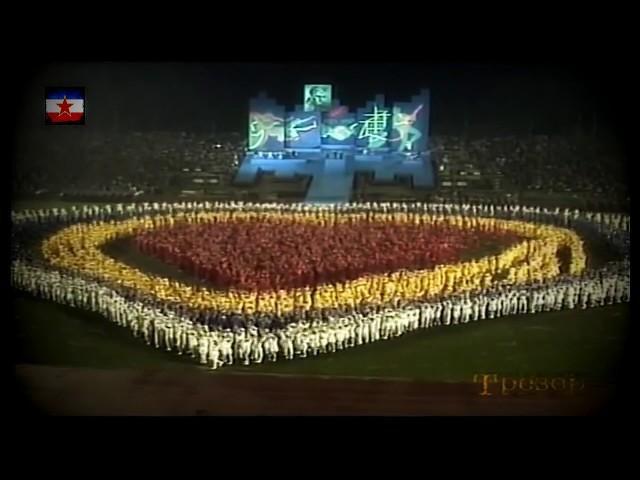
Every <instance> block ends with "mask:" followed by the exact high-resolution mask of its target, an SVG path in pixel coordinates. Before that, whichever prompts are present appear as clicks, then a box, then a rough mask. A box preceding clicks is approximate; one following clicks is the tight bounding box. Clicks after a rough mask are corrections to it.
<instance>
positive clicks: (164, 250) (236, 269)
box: [134, 220, 522, 291]
mask: <svg viewBox="0 0 640 480" xmlns="http://www.w3.org/2000/svg"><path fill="white" fill-rule="evenodd" d="M519 240H522V237H520V236H518V235H517V234H514V233H512V232H510V231H498V230H496V231H482V230H479V229H471V228H468V229H463V228H461V227H459V226H456V225H447V224H437V225H419V224H412V223H403V222H395V221H391V222H382V221H375V222H368V221H360V222H357V223H353V224H351V223H343V224H334V225H331V226H329V227H325V226H322V225H320V224H314V223H304V222H295V221H287V220H284V221H276V220H271V221H256V220H244V221H238V222H224V223H196V224H189V223H186V224H181V225H177V226H173V227H168V228H160V229H156V230H150V231H147V232H143V233H141V234H139V235H137V236H136V237H135V240H134V243H135V245H136V246H137V248H138V249H139V250H140V251H142V252H143V253H146V254H149V255H152V256H154V257H156V258H159V259H161V260H163V261H165V262H167V263H169V264H171V265H174V266H178V267H179V268H180V269H182V270H184V271H187V272H189V273H191V274H194V275H196V276H197V277H199V278H200V279H204V280H207V281H208V282H209V283H210V284H211V285H212V286H214V287H215V288H217V289H226V288H235V289H239V290H256V291H269V290H281V289H284V290H287V289H291V288H301V287H314V286H316V285H320V284H325V283H336V282H344V281H349V280H355V279H357V278H359V277H361V276H363V275H366V274H384V273H392V272H394V271H398V270H427V269H432V268H434V267H435V266H437V265H446V264H454V263H457V262H459V261H460V260H461V259H463V258H466V259H469V258H472V257H474V256H476V257H478V256H482V255H484V254H486V253H487V252H488V251H493V252H497V251H500V250H503V249H505V248H507V247H509V246H512V245H513V244H515V243H516V242H517V241H519Z"/></svg>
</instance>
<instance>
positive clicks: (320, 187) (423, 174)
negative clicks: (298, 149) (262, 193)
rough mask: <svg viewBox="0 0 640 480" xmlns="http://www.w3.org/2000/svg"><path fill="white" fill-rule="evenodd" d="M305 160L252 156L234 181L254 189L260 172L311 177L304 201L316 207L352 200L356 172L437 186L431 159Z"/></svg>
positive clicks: (282, 176)
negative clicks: (399, 177)
mask: <svg viewBox="0 0 640 480" xmlns="http://www.w3.org/2000/svg"><path fill="white" fill-rule="evenodd" d="M303 155H304V157H305V158H304V159H303V158H299V156H300V155H297V157H298V158H286V157H285V158H282V159H267V158H259V157H256V156H254V155H251V154H250V155H249V156H248V157H247V158H246V159H245V161H244V162H243V163H242V165H241V166H240V169H239V171H238V173H237V175H236V177H235V180H234V183H235V184H236V185H243V184H244V185H251V184H253V183H255V182H256V181H257V177H258V175H259V173H260V172H262V173H272V174H273V175H275V177H276V178H279V179H283V180H287V179H289V180H293V179H294V178H295V177H296V176H299V175H305V176H310V177H312V180H311V185H310V186H309V189H308V191H307V195H306V198H305V201H307V202H313V203H326V202H331V203H333V202H348V201H349V200H350V199H351V193H352V189H353V180H354V175H355V173H356V172H363V173H365V172H372V173H373V174H374V182H392V181H394V179H395V178H396V176H409V177H411V178H412V179H413V186H414V187H415V188H431V187H433V186H434V173H433V168H432V165H431V161H430V159H429V156H428V155H424V156H423V157H422V158H421V159H419V160H414V159H411V160H406V159H405V158H406V157H404V156H401V155H397V156H395V157H394V156H385V158H377V157H373V156H367V155H355V156H354V155H345V156H344V158H341V159H336V158H329V159H327V158H322V155H319V154H313V153H311V152H310V153H306V154H303Z"/></svg>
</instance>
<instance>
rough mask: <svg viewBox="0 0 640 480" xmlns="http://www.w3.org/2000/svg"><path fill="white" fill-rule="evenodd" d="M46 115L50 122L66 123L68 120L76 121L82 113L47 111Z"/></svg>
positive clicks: (80, 117)
mask: <svg viewBox="0 0 640 480" xmlns="http://www.w3.org/2000/svg"><path fill="white" fill-rule="evenodd" d="M47 116H48V117H49V120H50V121H51V122H54V123H68V122H77V121H79V120H82V117H83V116H84V113H82V112H78V113H71V114H66V113H64V114H62V115H60V114H58V113H52V112H47Z"/></svg>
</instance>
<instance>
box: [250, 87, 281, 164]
mask: <svg viewBox="0 0 640 480" xmlns="http://www.w3.org/2000/svg"><path fill="white" fill-rule="evenodd" d="M249 109H250V110H249V145H248V147H249V150H251V151H266V152H274V151H279V150H282V149H283V148H284V138H285V109H284V107H282V106H280V105H278V104H276V102H275V101H273V100H271V99H269V98H267V97H266V96H264V95H261V96H259V97H257V98H254V99H251V102H250V105H249Z"/></svg>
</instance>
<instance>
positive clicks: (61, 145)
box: [13, 131, 628, 197]
mask: <svg viewBox="0 0 640 480" xmlns="http://www.w3.org/2000/svg"><path fill="white" fill-rule="evenodd" d="M53 133H55V132H53ZM42 135H43V138H41V139H38V140H37V141H30V142H28V144H27V145H26V146H23V148H21V149H18V150H17V155H16V161H15V169H14V172H13V180H14V182H13V185H14V193H18V194H27V195H29V194H34V193H38V192H42V191H48V192H56V193H62V194H66V195H68V196H74V195H75V196H78V195H83V194H87V195H89V194H91V195H93V196H94V197H95V196H100V195H103V196H110V195H111V196H113V195H129V196H135V195H138V194H141V193H142V192H144V193H151V194H153V193H158V192H168V191H171V187H172V186H173V187H175V185H176V184H177V183H179V182H177V180H176V179H177V178H179V177H180V175H184V173H183V172H184V171H197V172H207V173H209V174H217V175H219V176H220V178H222V181H221V182H220V184H224V183H227V184H228V183H230V182H231V179H232V177H233V174H234V173H235V171H236V170H237V168H238V166H239V164H240V162H241V161H242V157H243V154H244V147H245V143H244V140H243V138H242V136H241V135H239V134H227V135H214V134H194V133H186V132H147V133H140V132H137V133H135V132H134V133H127V134H109V135H96V134H91V135H86V136H85V138H83V142H80V143H79V142H78V140H77V136H72V135H68V136H62V135H55V136H54V135H52V132H51V131H46V132H42ZM45 137H46V138H45ZM61 137H64V138H61ZM611 145H612V142H609V143H607V142H606V141H603V140H602V139H601V138H595V137H594V136H590V135H582V136H581V135H574V136H571V137H566V136H546V135H529V136H518V137H498V138H484V139H480V140H477V139H476V140H474V139H466V138H463V137H454V136H433V137H432V138H431V148H432V151H433V152H435V153H434V155H433V158H434V160H435V162H436V168H437V169H439V170H443V169H444V167H447V169H448V170H449V171H451V172H454V173H456V174H458V173H459V172H461V171H462V172H465V171H466V172H467V175H469V172H475V175H477V178H483V179H484V178H494V177H496V176H498V177H500V178H501V179H502V180H503V181H502V182H501V185H502V188H504V189H510V190H514V191H520V192H523V191H538V192H540V193H560V192H563V193H564V192H575V193H579V194H586V195H601V196H606V195H610V194H612V193H615V194H616V195H622V196H623V197H625V196H628V191H627V179H628V176H627V174H626V172H625V171H624V168H625V159H624V158H623V157H622V154H621V153H620V152H619V151H617V150H616V148H615V147H612V146H611ZM463 174H464V173H463ZM484 185H485V187H484V188H487V189H488V190H491V188H493V187H491V183H490V182H486V183H485V184H484Z"/></svg>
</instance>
